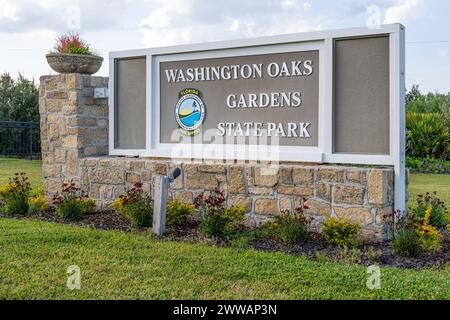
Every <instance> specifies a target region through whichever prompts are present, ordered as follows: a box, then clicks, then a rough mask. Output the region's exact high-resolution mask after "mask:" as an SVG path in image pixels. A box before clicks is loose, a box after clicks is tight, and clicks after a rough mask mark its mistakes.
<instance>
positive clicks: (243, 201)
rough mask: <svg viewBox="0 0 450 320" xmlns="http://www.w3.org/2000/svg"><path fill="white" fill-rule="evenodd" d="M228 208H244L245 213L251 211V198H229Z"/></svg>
mask: <svg viewBox="0 0 450 320" xmlns="http://www.w3.org/2000/svg"><path fill="white" fill-rule="evenodd" d="M230 206H240V207H244V208H245V209H246V210H247V212H250V211H252V198H251V197H244V196H231V197H230Z"/></svg>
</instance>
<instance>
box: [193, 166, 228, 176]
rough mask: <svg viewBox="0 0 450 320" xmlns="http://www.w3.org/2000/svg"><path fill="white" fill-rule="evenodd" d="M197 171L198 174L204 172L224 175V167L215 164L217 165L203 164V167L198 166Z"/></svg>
mask: <svg viewBox="0 0 450 320" xmlns="http://www.w3.org/2000/svg"><path fill="white" fill-rule="evenodd" d="M198 171H199V172H205V173H221V174H225V172H226V166H224V165H221V164H217V165H212V164H203V165H198Z"/></svg>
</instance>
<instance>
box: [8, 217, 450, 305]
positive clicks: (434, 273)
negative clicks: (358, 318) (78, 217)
mask: <svg viewBox="0 0 450 320" xmlns="http://www.w3.org/2000/svg"><path fill="white" fill-rule="evenodd" d="M0 234H2V237H0V299H6V298H7V299H13V298H18V299H97V298H98V299H123V298H129V299H450V268H446V269H444V270H431V269H428V270H422V271H412V270H400V269H390V268H386V269H382V270H381V289H380V290H369V289H367V287H366V281H367V277H368V275H367V271H366V268H365V267H361V266H357V265H345V264H339V263H330V262H323V261H321V262H318V261H311V260H308V259H306V258H304V257H294V256H290V255H287V254H282V253H265V252H256V251H250V250H249V251H236V250H233V249H227V248H215V247H211V246H207V245H202V244H187V243H176V242H170V241H156V240H153V239H152V238H151V236H150V235H145V234H144V235H142V234H136V233H128V234H126V233H120V232H112V231H98V230H92V229H88V228H81V227H74V226H66V225H57V224H50V223H47V222H38V221H19V220H14V219H0ZM71 265H78V266H79V267H80V269H81V277H82V278H81V290H74V291H70V290H68V289H67V287H66V281H67V276H68V275H67V274H66V269H67V267H69V266H71Z"/></svg>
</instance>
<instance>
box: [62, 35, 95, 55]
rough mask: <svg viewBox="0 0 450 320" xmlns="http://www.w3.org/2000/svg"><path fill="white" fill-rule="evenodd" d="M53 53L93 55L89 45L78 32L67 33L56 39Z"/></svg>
mask: <svg viewBox="0 0 450 320" xmlns="http://www.w3.org/2000/svg"><path fill="white" fill-rule="evenodd" d="M54 50H55V53H63V54H89V55H95V53H94V52H93V51H92V50H91V48H90V45H89V44H88V43H87V42H86V41H84V40H82V39H81V38H80V35H79V34H78V33H72V32H71V33H68V34H64V35H61V36H59V37H58V38H57V39H56V44H55V48H54Z"/></svg>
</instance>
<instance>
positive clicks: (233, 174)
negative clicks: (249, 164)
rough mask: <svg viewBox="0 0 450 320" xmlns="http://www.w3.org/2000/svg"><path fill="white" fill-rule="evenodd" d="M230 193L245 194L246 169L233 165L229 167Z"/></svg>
mask: <svg viewBox="0 0 450 320" xmlns="http://www.w3.org/2000/svg"><path fill="white" fill-rule="evenodd" d="M228 192H230V193H234V194H237V193H241V194H243V193H245V167H244V166H241V165H232V166H230V167H229V176H228Z"/></svg>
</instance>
